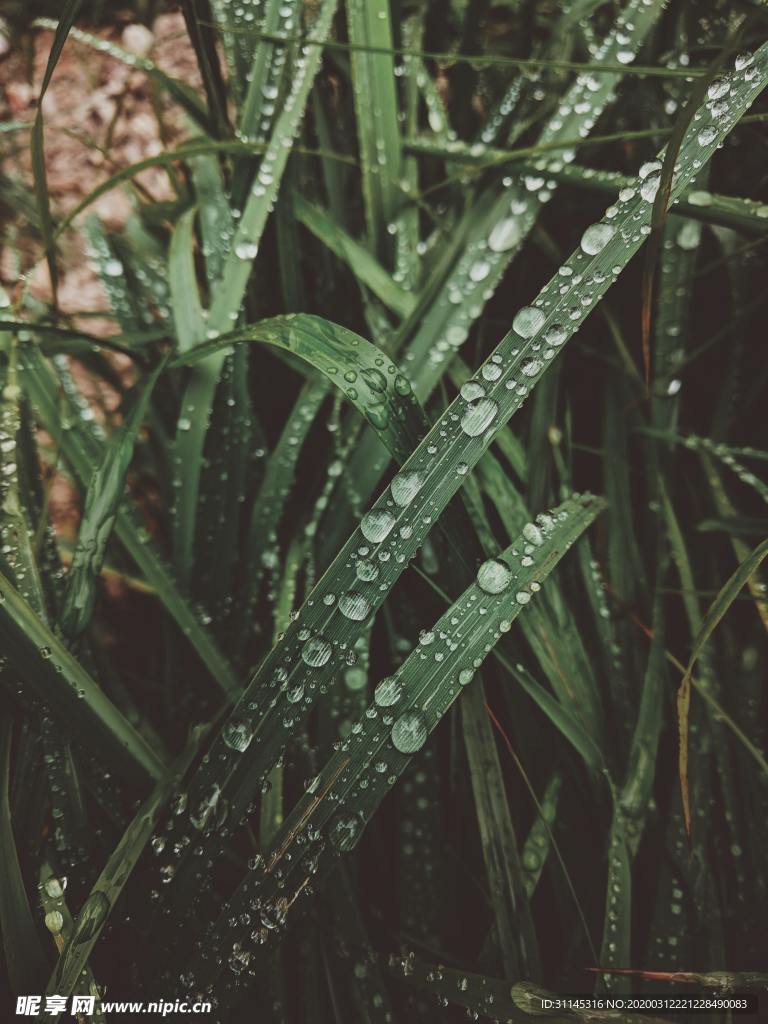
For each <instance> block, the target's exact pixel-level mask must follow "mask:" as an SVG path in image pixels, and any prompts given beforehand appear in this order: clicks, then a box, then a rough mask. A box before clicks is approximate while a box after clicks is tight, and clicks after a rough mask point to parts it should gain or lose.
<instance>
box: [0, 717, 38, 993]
mask: <svg viewBox="0 0 768 1024" xmlns="http://www.w3.org/2000/svg"><path fill="white" fill-rule="evenodd" d="M12 739H13V719H11V718H8V717H4V718H3V721H2V723H0V854H2V862H3V873H2V880H0V930H2V937H3V952H4V954H5V963H6V967H7V970H8V980H9V981H10V984H11V988H12V990H13V991H14V992H18V993H23V992H38V991H39V990H40V985H41V978H43V977H44V976H45V972H46V970H47V968H46V961H45V957H44V955H43V950H42V947H41V945H40V939H39V938H38V935H37V930H36V928H35V919H34V916H33V914H32V909H31V907H30V905H29V899H28V897H27V891H26V888H25V885H24V878H23V876H22V873H21V865H20V863H19V855H18V852H17V849H16V841H15V839H14V835H13V823H12V822H11V806H10V801H9V786H10V775H11V745H12Z"/></svg>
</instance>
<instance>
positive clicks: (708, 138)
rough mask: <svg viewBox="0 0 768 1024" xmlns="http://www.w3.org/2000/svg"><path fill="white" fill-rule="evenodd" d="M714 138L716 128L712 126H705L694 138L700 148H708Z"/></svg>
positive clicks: (715, 136)
mask: <svg viewBox="0 0 768 1024" xmlns="http://www.w3.org/2000/svg"><path fill="white" fill-rule="evenodd" d="M716 138H717V128H716V127H715V126H714V125H713V124H708V125H705V126H704V127H703V128H702V129H701V131H700V132H699V134H698V135H697V136H696V140H697V142H698V143H699V145H700V146H710V145H712V143H713V142H714V141H715V139H716Z"/></svg>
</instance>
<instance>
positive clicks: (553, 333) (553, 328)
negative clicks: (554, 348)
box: [544, 324, 568, 345]
mask: <svg viewBox="0 0 768 1024" xmlns="http://www.w3.org/2000/svg"><path fill="white" fill-rule="evenodd" d="M567 337H568V332H567V331H566V329H565V328H564V327H563V325H562V324H550V325H549V327H548V328H547V329H546V331H545V332H544V341H545V342H546V343H547V345H562V344H563V342H564V341H565V339H566V338H567Z"/></svg>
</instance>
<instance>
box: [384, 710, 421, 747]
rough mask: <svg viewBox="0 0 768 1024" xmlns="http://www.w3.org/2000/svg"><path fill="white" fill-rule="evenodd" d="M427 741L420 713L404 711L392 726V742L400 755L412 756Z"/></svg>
mask: <svg viewBox="0 0 768 1024" xmlns="http://www.w3.org/2000/svg"><path fill="white" fill-rule="evenodd" d="M426 740H427V723H426V721H425V719H424V715H422V713H421V712H420V711H406V712H405V713H404V714H402V715H400V717H399V718H398V719H397V721H396V722H395V724H394V725H393V726H392V742H393V743H394V745H395V748H396V749H397V750H399V751H400V753H401V754H414V753H415V752H416V751H417V750H421V748H422V747H423V746H424V744H425V743H426Z"/></svg>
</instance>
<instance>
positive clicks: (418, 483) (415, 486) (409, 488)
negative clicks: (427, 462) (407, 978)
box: [389, 470, 424, 508]
mask: <svg viewBox="0 0 768 1024" xmlns="http://www.w3.org/2000/svg"><path fill="white" fill-rule="evenodd" d="M423 485H424V474H423V473H420V472H419V471H418V470H416V471H414V472H411V473H398V474H397V476H395V477H393V479H392V483H391V484H390V485H389V486H390V490H391V492H392V500H393V501H394V503H395V504H396V505H399V506H400V507H401V508H405V507H406V505H410V503H411V502H412V501H413V499H414V498H415V497H416V495H417V494H418V493H419V491H420V490H421V488H422V487H423Z"/></svg>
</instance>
